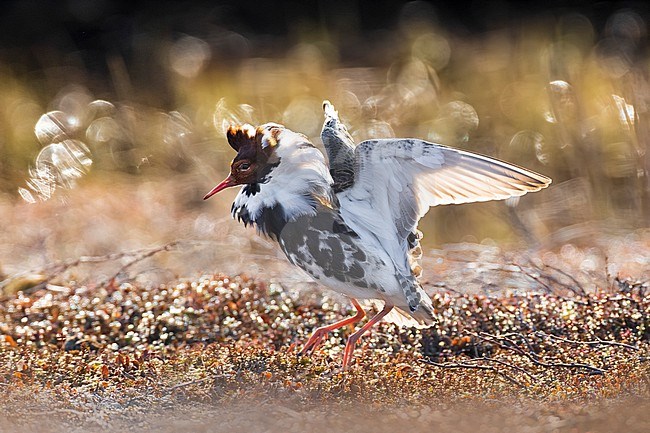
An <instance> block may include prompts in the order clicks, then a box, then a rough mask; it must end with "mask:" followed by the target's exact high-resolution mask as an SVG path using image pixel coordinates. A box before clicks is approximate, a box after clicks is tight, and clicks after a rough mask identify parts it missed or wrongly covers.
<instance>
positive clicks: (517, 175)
mask: <svg viewBox="0 0 650 433" xmlns="http://www.w3.org/2000/svg"><path fill="white" fill-rule="evenodd" d="M355 157H356V167H355V172H356V175H355V180H354V185H353V186H352V187H351V188H349V189H348V190H346V191H343V192H342V193H340V194H339V195H338V197H339V201H340V203H341V212H342V213H343V214H344V218H345V219H346V221H355V222H356V223H357V224H359V225H360V226H363V227H367V228H368V229H369V230H370V231H372V232H373V234H374V235H375V236H376V237H377V238H378V239H379V241H380V242H381V244H382V246H383V247H384V248H385V249H386V250H387V251H388V252H389V253H390V254H391V257H393V259H394V260H395V261H396V263H395V264H396V265H397V266H398V268H400V269H402V270H403V271H405V272H406V271H407V270H408V269H409V264H408V258H407V253H408V250H409V240H408V237H409V235H410V234H412V233H414V232H415V230H416V226H417V223H418V221H419V219H420V218H421V217H422V216H424V214H426V213H427V211H428V210H429V208H430V207H431V206H437V205H444V204H459V203H470V202H479V201H488V200H503V199H506V198H509V197H515V196H521V195H524V194H526V193H528V192H533V191H538V190H540V189H542V188H546V187H547V186H548V185H549V184H550V183H551V179H549V178H548V177H546V176H543V175H541V174H537V173H535V172H533V171H530V170H527V169H525V168H521V167H517V166H516V165H513V164H509V163H506V162H503V161H499V160H497V159H494V158H489V157H487V156H483V155H479V154H475V153H471V152H466V151H462V150H458V149H453V148H450V147H447V146H442V145H439V144H434V143H428V142H426V141H422V140H417V139H385V140H369V141H364V142H363V143H361V144H359V145H358V146H357V147H356V150H355ZM402 257H403V258H404V261H403V262H402V261H401V260H402Z"/></svg>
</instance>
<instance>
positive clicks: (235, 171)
mask: <svg viewBox="0 0 650 433" xmlns="http://www.w3.org/2000/svg"><path fill="white" fill-rule="evenodd" d="M226 135H227V138H228V143H229V144H230V147H232V148H233V149H234V150H235V151H237V155H236V156H235V158H234V159H233V160H232V162H231V164H230V174H229V175H228V177H226V178H225V179H224V180H223V181H222V182H221V183H219V184H218V185H217V186H215V187H214V188H213V189H212V190H211V191H210V192H208V193H207V194H206V195H205V197H203V199H204V200H205V199H208V198H210V197H212V196H213V195H214V194H216V193H218V192H219V191H222V190H224V189H226V188H229V187H232V186H237V185H244V186H246V185H250V186H251V187H252V188H248V189H249V190H251V191H249V192H252V195H254V194H255V193H256V191H259V190H260V188H262V189H263V190H265V191H266V193H265V194H262V195H263V196H265V200H266V201H268V199H269V197H268V195H269V194H270V195H271V196H275V195H279V194H281V193H282V192H284V193H286V194H291V193H292V192H300V190H304V189H306V188H308V187H310V186H316V185H317V184H325V185H329V184H331V182H332V181H331V177H330V176H329V173H328V171H327V166H326V165H325V161H324V158H323V154H322V153H321V152H320V151H319V150H318V149H316V148H315V147H314V145H313V144H312V143H311V142H310V141H309V139H308V138H307V137H306V136H304V135H302V134H299V133H296V132H293V131H291V130H289V129H287V128H285V127H284V126H282V125H279V124H277V123H266V124H264V125H262V126H258V127H257V128H255V127H253V126H252V125H248V124H245V125H241V126H231V127H230V128H228V132H227V134H226ZM267 184H268V186H265V185H267ZM249 195H250V194H249Z"/></svg>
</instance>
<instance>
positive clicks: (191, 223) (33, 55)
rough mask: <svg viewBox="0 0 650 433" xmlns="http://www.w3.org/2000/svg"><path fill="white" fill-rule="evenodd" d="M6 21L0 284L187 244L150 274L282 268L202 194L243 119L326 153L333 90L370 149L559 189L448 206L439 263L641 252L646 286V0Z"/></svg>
mask: <svg viewBox="0 0 650 433" xmlns="http://www.w3.org/2000/svg"><path fill="white" fill-rule="evenodd" d="M0 9H1V10H0V28H1V29H2V32H0V215H1V216H2V218H1V222H0V237H1V238H2V242H1V243H0V274H2V273H4V274H5V275H12V274H16V273H19V272H24V271H28V270H37V269H41V268H43V267H44V266H46V265H47V264H49V263H53V262H56V261H58V260H65V259H74V258H78V257H80V256H84V255H102V254H111V253H116V252H121V251H128V250H133V249H138V248H145V247H151V246H153V245H161V244H164V243H166V242H171V241H176V240H181V241H183V242H186V243H185V244H183V245H184V246H183V248H181V249H182V250H183V254H182V255H181V256H180V258H179V256H178V255H176V256H175V257H176V258H175V259H174V258H170V257H162V258H159V259H158V260H157V261H156V263H154V264H149V265H147V266H150V268H151V269H150V270H151V271H152V272H154V270H155V278H154V277H152V276H151V275H149V274H147V273H146V272H147V270H148V268H146V267H145V268H143V269H140V270H139V275H144V276H145V277H146V281H149V282H155V281H158V280H164V279H169V278H173V277H175V276H177V275H179V274H180V275H184V274H187V273H191V272H200V271H214V270H217V271H230V272H247V273H253V274H255V273H272V272H273V271H272V270H273V269H276V268H275V267H276V266H282V265H281V264H280V263H284V262H281V260H280V259H278V256H277V253H276V251H275V249H274V248H273V246H272V245H271V244H270V243H269V242H268V241H266V240H264V239H261V238H258V237H256V236H254V231H253V230H250V229H249V230H246V229H244V228H243V227H240V226H239V225H238V224H237V223H235V222H234V221H231V220H230V216H229V209H230V204H231V201H232V198H233V197H234V195H235V194H236V191H228V192H224V193H222V194H220V195H219V196H218V197H215V198H214V199H212V200H210V201H208V202H203V201H202V200H201V198H202V197H203V195H204V194H205V193H206V192H207V191H208V190H209V189H211V188H212V186H214V184H215V183H216V182H217V181H219V180H221V179H222V178H223V177H224V176H225V175H226V174H227V172H228V166H229V162H230V159H231V158H232V157H233V152H232V149H230V147H228V145H227V143H226V141H225V136H224V128H225V127H227V125H229V124H230V123H240V122H249V123H254V124H258V123H265V122H269V121H274V122H279V123H283V124H285V125H286V126H287V127H289V128H291V129H294V130H296V131H300V132H303V133H304V134H306V135H308V136H309V137H310V138H311V139H312V140H313V141H314V143H316V144H320V140H319V138H318V136H319V132H320V128H321V125H322V119H323V116H322V111H321V110H322V109H321V104H322V100H323V99H329V100H331V101H332V102H333V103H334V105H335V106H336V108H337V109H338V110H339V112H340V115H341V117H342V120H343V121H344V122H345V123H346V124H347V125H348V128H349V129H350V131H351V133H352V135H353V137H354V138H355V139H356V140H358V141H361V140H364V139H367V138H371V137H373V138H380V137H392V136H412V137H418V138H423V139H427V140H431V141H435V142H439V143H443V144H447V145H451V146H456V147H461V148H464V149H468V150H472V151H476V152H480V153H484V154H487V155H492V156H496V157H499V158H502V159H505V160H508V161H510V162H514V163H516V164H518V165H522V166H525V167H528V168H531V169H533V170H536V171H539V172H541V173H543V174H545V175H547V176H550V177H552V178H553V181H554V182H553V185H552V186H551V187H550V188H549V189H548V190H544V191H542V192H540V193H536V194H531V195H530V196H526V197H523V198H522V199H521V200H515V201H509V202H499V203H484V204H473V205H463V206H453V207H442V208H436V209H433V210H432V211H431V212H430V213H429V214H428V215H427V217H425V219H424V220H423V222H422V230H423V231H424V233H425V238H424V242H425V243H424V245H425V248H427V249H429V250H430V251H431V254H430V256H431V257H436V254H439V255H444V254H447V253H444V254H443V253H441V252H440V251H441V248H442V246H443V245H446V244H449V243H458V242H463V243H474V244H477V245H481V246H483V247H485V248H488V249H489V248H495V247H499V248H505V249H508V248H516V249H519V250H524V251H546V252H550V253H548V254H553V256H552V257H553V259H552V261H553V260H554V263H556V264H561V263H563V262H565V261H574V262H576V263H578V266H580V269H583V270H585V271H586V272H600V273H602V274H605V273H606V274H608V275H609V273H610V271H611V272H614V273H616V272H619V271H620V269H621V266H622V265H621V266H619V267H617V268H615V269H613V270H612V269H609V268H608V266H609V265H608V260H611V259H612V257H614V256H616V254H617V252H618V253H621V251H623V250H625V251H626V253H625V254H632V256H631V257H633V259H631V260H628V262H632V263H633V264H634V266H633V270H630V273H634V272H637V273H638V272H640V271H639V269H641V270H642V269H645V270H646V271H644V272H647V269H648V268H650V264H649V263H648V258H647V257H648V254H647V251H648V250H647V249H645V250H644V248H645V247H648V245H649V244H650V242H649V241H648V236H647V234H645V233H647V232H644V231H642V230H641V229H645V228H647V227H648V225H649V224H648V221H650V219H649V218H650V177H649V175H650V155H649V154H648V139H649V137H650V130H649V127H650V123H649V122H648V120H649V112H648V109H649V108H648V104H649V102H650V87H649V82H648V80H649V78H650V77H649V74H648V66H649V61H650V57H649V53H648V47H649V45H648V27H647V26H648V18H649V16H650V15H649V13H650V6H648V4H647V3H646V2H642V1H638V2H634V1H632V2H608V1H602V2H593V3H592V2H586V1H576V2H566V1H546V2H528V1H522V2H514V1H510V2H509V1H481V0H474V1H469V0H467V1H466V0H460V1H454V2H441V1H438V2H425V1H411V2H398V1H390V0H384V1H332V0H328V1H307V2H302V1H293V2H292V1H287V2H282V3H280V2H258V1H249V0H237V1H230V0H228V1H192V2H183V1H178V2H119V1H118V2H114V1H108V0H67V1H60V2H40V1H31V0H20V1H17V0H16V1H4V2H2V5H0ZM479 250H480V249H479ZM436 251H438V253H436ZM480 251H483V250H480ZM603 251H605V252H603ZM425 254H426V253H425ZM621 254H622V253H621ZM170 256H173V255H170ZM172 262H173V263H172ZM436 263H438V264H440V262H436ZM94 269H95V271H93V272H97V271H96V268H94ZM282 269H284V268H282ZM75 272H78V273H81V271H80V270H75ZM106 272H108V271H106ZM108 273H109V274H110V272H108ZM74 276H75V275H72V277H74ZM145 277H143V278H145ZM79 278H80V279H82V278H81V277H79ZM1 279H2V278H0V280H1Z"/></svg>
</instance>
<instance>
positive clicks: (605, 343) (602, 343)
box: [535, 331, 639, 351]
mask: <svg viewBox="0 0 650 433" xmlns="http://www.w3.org/2000/svg"><path fill="white" fill-rule="evenodd" d="M535 334H536V335H539V336H541V337H544V338H550V339H551V340H557V341H563V342H565V343H571V344H584V345H587V346H618V347H624V348H626V349H630V350H635V351H638V350H639V348H638V347H635V346H632V345H630V344H625V343H619V342H618V341H608V340H601V339H600V338H597V339H596V340H593V341H580V340H570V339H568V338H562V337H558V336H556V335H552V334H547V333H546V332H543V331H536V332H535Z"/></svg>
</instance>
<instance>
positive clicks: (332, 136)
mask: <svg viewBox="0 0 650 433" xmlns="http://www.w3.org/2000/svg"><path fill="white" fill-rule="evenodd" d="M323 110H324V111H325V122H324V123H323V130H322V131H321V134H320V136H321V140H323V146H325V151H326V152H327V159H328V160H329V166H330V175H331V176H332V179H333V180H334V185H332V188H333V189H334V192H335V193H339V192H341V191H343V190H345V189H348V188H350V187H351V186H352V184H353V183H354V167H355V160H356V157H355V154H354V149H355V147H356V146H355V144H354V141H353V140H352V137H351V136H350V134H349V133H348V130H347V128H346V127H345V125H344V124H343V123H341V121H340V120H339V114H338V112H337V111H336V110H335V109H334V106H333V105H332V104H331V103H330V102H329V101H324V102H323Z"/></svg>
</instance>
